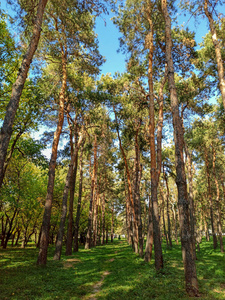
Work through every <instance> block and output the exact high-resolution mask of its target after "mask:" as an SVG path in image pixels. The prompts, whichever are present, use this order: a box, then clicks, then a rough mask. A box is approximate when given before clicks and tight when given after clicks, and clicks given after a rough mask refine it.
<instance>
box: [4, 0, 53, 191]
mask: <svg viewBox="0 0 225 300" xmlns="http://www.w3.org/2000/svg"><path fill="white" fill-rule="evenodd" d="M47 2H48V0H40V1H39V3H38V8H37V15H36V18H35V21H34V27H33V34H32V37H31V41H30V44H29V46H28V49H27V52H26V54H25V55H24V57H23V60H22V64H21V67H20V68H19V73H18V76H17V78H16V81H15V83H14V84H13V87H12V94H11V98H10V101H9V103H8V105H7V108H6V114H5V119H4V122H3V125H2V128H1V132H0V188H1V186H2V183H3V179H4V162H5V159H6V155H7V149H8V146H9V141H10V138H11V135H12V131H13V123H14V120H15V115H16V111H17V109H18V107H19V101H20V97H21V94H22V91H23V87H24V84H25V81H26V78H27V74H28V71H29V68H30V64H31V62H32V59H33V56H34V53H35V51H36V49H37V46H38V42H39V39H40V35H41V30H42V28H41V26H42V19H43V14H44V10H45V6H46V4H47Z"/></svg>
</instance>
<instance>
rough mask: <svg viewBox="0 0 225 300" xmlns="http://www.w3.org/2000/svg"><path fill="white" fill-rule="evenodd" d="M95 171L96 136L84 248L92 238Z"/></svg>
mask: <svg viewBox="0 0 225 300" xmlns="http://www.w3.org/2000/svg"><path fill="white" fill-rule="evenodd" d="M96 173H97V136H96V135H95V138H94V166H93V173H92V178H91V195H90V205H89V215H88V231H87V237H86V243H85V249H90V248H91V239H92V219H93V218H92V217H93V199H94V187H95V176H96Z"/></svg>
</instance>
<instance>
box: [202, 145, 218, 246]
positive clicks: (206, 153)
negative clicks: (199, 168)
mask: <svg viewBox="0 0 225 300" xmlns="http://www.w3.org/2000/svg"><path fill="white" fill-rule="evenodd" d="M204 151H205V153H204V154H205V167H206V176H207V181H208V199H209V208H210V219H211V227H212V236H213V248H214V249H216V248H217V238H216V232H215V224H214V222H215V221H214V214H213V199H212V191H211V181H210V173H209V157H208V152H207V149H206V148H205V149H204Z"/></svg>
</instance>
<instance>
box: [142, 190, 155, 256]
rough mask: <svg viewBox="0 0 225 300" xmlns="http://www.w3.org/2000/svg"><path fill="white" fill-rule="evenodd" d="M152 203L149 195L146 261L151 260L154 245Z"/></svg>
mask: <svg viewBox="0 0 225 300" xmlns="http://www.w3.org/2000/svg"><path fill="white" fill-rule="evenodd" d="M151 206H152V203H151V197H150V196H149V208H148V227H147V239H146V246H145V257H144V260H145V261H146V262H150V261H151V258H152V247H153V223H152V208H151Z"/></svg>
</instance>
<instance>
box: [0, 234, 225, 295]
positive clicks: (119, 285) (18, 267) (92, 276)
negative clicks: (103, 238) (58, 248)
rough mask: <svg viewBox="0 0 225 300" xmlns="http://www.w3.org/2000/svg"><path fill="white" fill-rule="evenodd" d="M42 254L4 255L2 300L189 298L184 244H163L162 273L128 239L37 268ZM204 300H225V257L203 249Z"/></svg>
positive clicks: (16, 251)
mask: <svg viewBox="0 0 225 300" xmlns="http://www.w3.org/2000/svg"><path fill="white" fill-rule="evenodd" d="M37 253H38V250H37V249H36V248H35V247H34V246H32V245H29V247H27V248H26V249H21V248H16V247H14V248H12V247H10V246H9V248H8V249H7V250H3V249H1V250H0V299H28V300H31V299H83V300H94V299H110V300H112V299H123V300H126V299H132V300H133V299H162V300H166V299H169V300H172V299H176V300H178V299H188V297H187V295H186V293H185V286H184V272H183V264H182V257H181V249H180V245H178V246H177V245H174V247H173V249H172V250H169V249H167V248H166V245H163V255H164V264H165V268H164V271H163V272H162V273H159V274H157V273H156V272H155V270H154V263H153V261H152V262H151V263H150V264H147V263H145V262H144V261H143V259H141V258H139V257H138V256H136V255H135V254H134V253H133V252H132V250H131V248H130V246H129V245H128V244H127V243H126V241H124V240H114V242H113V243H109V244H108V245H105V246H98V247H96V248H93V249H91V250H84V249H81V250H80V251H79V252H78V253H76V254H74V255H72V256H70V257H67V256H64V255H63V256H62V258H61V261H53V260H52V257H53V253H54V248H50V249H49V260H48V264H47V266H46V267H40V266H37V265H36V260H37ZM197 257H198V260H197V273H198V279H199V287H200V293H201V299H225V255H224V254H221V253H220V251H219V249H218V250H216V251H214V250H213V249H212V242H209V243H208V242H204V243H202V244H201V251H200V252H199V253H198V254H197Z"/></svg>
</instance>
